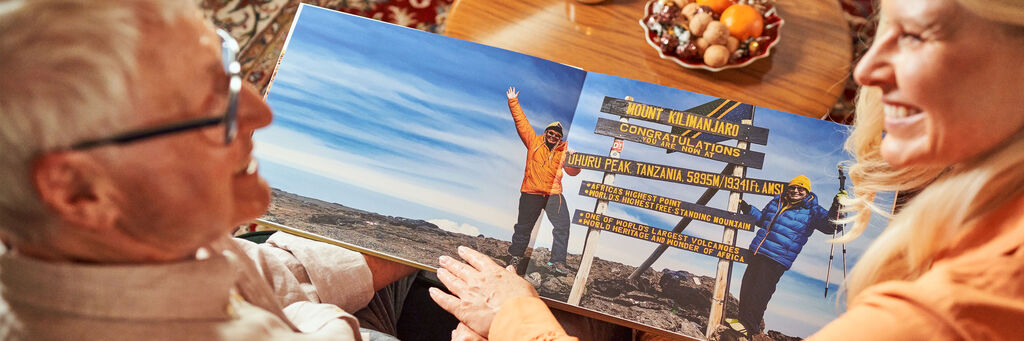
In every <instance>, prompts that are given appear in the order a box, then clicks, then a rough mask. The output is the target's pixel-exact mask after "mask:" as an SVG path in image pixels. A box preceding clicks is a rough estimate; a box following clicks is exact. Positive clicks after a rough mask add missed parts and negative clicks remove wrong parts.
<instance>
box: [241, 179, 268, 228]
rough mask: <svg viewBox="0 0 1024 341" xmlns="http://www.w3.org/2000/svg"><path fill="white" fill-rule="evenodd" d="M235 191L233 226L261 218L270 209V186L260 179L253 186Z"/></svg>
mask: <svg viewBox="0 0 1024 341" xmlns="http://www.w3.org/2000/svg"><path fill="white" fill-rule="evenodd" d="M247 187H248V188H245V189H242V190H236V191H235V214H234V217H235V219H234V221H235V225H239V224H245V223H248V222H251V221H252V220H253V219H256V218H259V217H262V216H263V215H264V214H266V213H267V209H268V208H270V186H269V185H267V182H266V181H265V180H263V178H262V177H260V178H259V179H258V180H257V184H256V185H255V186H251V187H250V186H247Z"/></svg>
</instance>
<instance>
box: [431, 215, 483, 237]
mask: <svg viewBox="0 0 1024 341" xmlns="http://www.w3.org/2000/svg"><path fill="white" fill-rule="evenodd" d="M427 222H428V223H431V224H434V225H437V227H440V228H441V229H442V230H445V231H448V232H455V233H461V234H464V235H469V236H474V237H475V236H478V235H480V229H478V228H476V226H473V225H470V224H466V223H462V224H459V223H456V222H454V221H451V220H448V219H431V220H427Z"/></svg>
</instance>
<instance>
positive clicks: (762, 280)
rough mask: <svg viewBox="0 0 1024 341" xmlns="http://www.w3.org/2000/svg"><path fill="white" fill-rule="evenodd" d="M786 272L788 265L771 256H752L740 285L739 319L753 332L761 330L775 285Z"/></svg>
mask: <svg viewBox="0 0 1024 341" xmlns="http://www.w3.org/2000/svg"><path fill="white" fill-rule="evenodd" d="M785 272H786V267H785V266H783V265H782V264H779V263H778V262H776V261H774V260H772V259H771V258H768V257H765V256H762V255H752V256H750V261H749V262H747V271H744V272H743V282H742V284H741V285H740V318H739V320H740V323H743V326H744V327H746V328H747V331H749V332H751V334H753V333H757V332H760V331H761V320H762V319H763V318H764V311H765V309H768V301H770V300H771V299H772V295H773V294H775V287H776V286H777V285H778V284H779V279H781V278H782V274H783V273H785Z"/></svg>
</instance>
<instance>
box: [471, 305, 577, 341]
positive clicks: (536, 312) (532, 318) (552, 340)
mask: <svg viewBox="0 0 1024 341" xmlns="http://www.w3.org/2000/svg"><path fill="white" fill-rule="evenodd" d="M487 339H488V340H491V341H512V340H522V341H576V340H577V339H576V338H575V337H572V336H569V335H568V334H566V333H565V330H564V329H562V325H560V324H558V320H555V316H554V315H551V311H550V310H548V307H547V306H546V305H544V302H543V301H541V300H540V299H539V298H536V297H517V298H513V299H511V300H509V301H508V302H505V303H504V304H502V305H501V309H499V310H498V314H497V315H496V316H494V321H493V322H491V331H490V333H489V335H488V336H487Z"/></svg>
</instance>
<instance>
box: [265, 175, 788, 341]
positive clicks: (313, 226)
mask: <svg viewBox="0 0 1024 341" xmlns="http://www.w3.org/2000/svg"><path fill="white" fill-rule="evenodd" d="M272 197H273V200H272V202H271V205H270V209H269V210H268V212H267V214H266V215H265V216H264V217H263V218H264V219H266V220H269V221H273V222H276V223H279V224H282V225H286V226H289V227H292V228H296V229H299V230H303V231H307V232H310V233H314V234H317V235H321V236H324V237H327V238H330V239H334V240H338V241H342V242H345V243H349V244H352V245H355V246H357V247H360V248H365V249H370V250H374V251H377V252H380V253H384V254H387V255H390V256H394V257H396V258H402V259H406V260H409V261H413V262H416V263H420V264H423V265H426V266H430V267H433V268H436V267H437V265H438V264H437V257H438V256H441V255H448V256H450V257H453V258H456V259H458V258H459V257H458V255H457V254H456V253H455V249H456V247H458V246H460V245H463V246H468V247H471V248H474V249H476V250H478V251H480V252H483V253H485V254H487V255H490V256H491V257H492V258H494V259H495V260H496V261H497V262H498V263H499V264H501V265H506V264H507V259H506V252H505V250H506V249H507V248H508V245H509V244H510V243H509V242H507V241H504V240H499V239H495V238H490V237H485V236H483V235H478V236H470V235H464V234H460V233H452V232H448V231H444V230H442V229H441V228H439V227H438V226H437V225H434V224H432V223H429V222H427V221H424V220H417V219H408V218H403V217H392V216H386V215H381V214H377V213H373V212H367V211H363V210H358V209H354V208H350V207H347V206H344V205H341V204H336V203H330V202H326V201H321V200H317V199H313V198H308V197H304V196H300V195H296V194H292V193H288V192H285V191H282V190H279V189H276V188H275V189H273V192H272ZM529 252H530V251H528V255H529V256H530V259H529V265H528V267H527V270H526V275H525V276H524V277H525V278H526V280H527V281H529V282H530V283H531V284H533V285H534V287H536V288H537V292H539V293H540V295H541V296H544V297H547V298H551V299H554V300H558V301H562V302H564V301H565V300H566V299H567V298H568V296H569V291H570V290H571V288H572V282H573V279H574V276H575V274H574V273H568V274H562V273H559V272H556V271H555V270H554V269H552V268H550V267H548V266H547V260H548V257H549V255H550V251H549V250H548V249H546V248H534V249H533V250H532V255H531V254H529ZM567 263H568V265H569V267H570V269H571V270H573V271H575V270H577V268H578V266H579V263H580V255H577V254H569V256H568V259H567ZM635 269H636V267H633V266H629V265H624V264H620V263H617V262H612V261H606V260H603V259H600V258H594V263H593V266H592V268H591V271H590V278H589V281H588V287H587V291H586V293H585V294H584V295H583V300H582V302H581V304H580V305H581V306H582V307H583V308H587V309H590V310H594V311H599V312H602V313H604V314H607V315H611V316H615V317H618V318H622V319H626V320H631V321H635V322H638V323H641V324H645V325H648V326H652V327H656V328H659V329H664V330H667V331H671V332H674V333H679V334H683V335H687V336H691V337H694V338H698V339H703V334H704V332H703V331H704V329H705V326H707V318H708V316H707V315H708V312H709V311H710V309H711V292H712V287H713V286H714V283H715V279H714V278H713V277H709V276H698V275H694V274H691V273H689V272H686V271H673V270H669V269H664V270H661V271H655V270H653V269H648V270H647V271H645V272H644V274H643V275H642V276H641V278H639V279H638V280H636V281H629V280H627V277H628V276H629V274H631V273H633V271H634V270H635ZM737 303H738V301H737V299H736V298H735V297H734V296H732V295H729V296H728V297H727V299H726V316H727V317H734V316H737ZM719 330H720V332H719V333H716V335H715V336H716V337H715V338H714V339H716V340H746V339H747V338H745V337H742V336H741V335H740V334H739V333H735V332H733V331H732V330H731V329H729V328H728V327H726V326H722V327H720V328H719ZM753 339H755V340H758V339H760V340H787V341H788V340H799V338H794V337H789V336H786V335H783V334H781V333H779V332H776V331H768V332H767V334H759V335H755V336H754V337H753Z"/></svg>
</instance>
